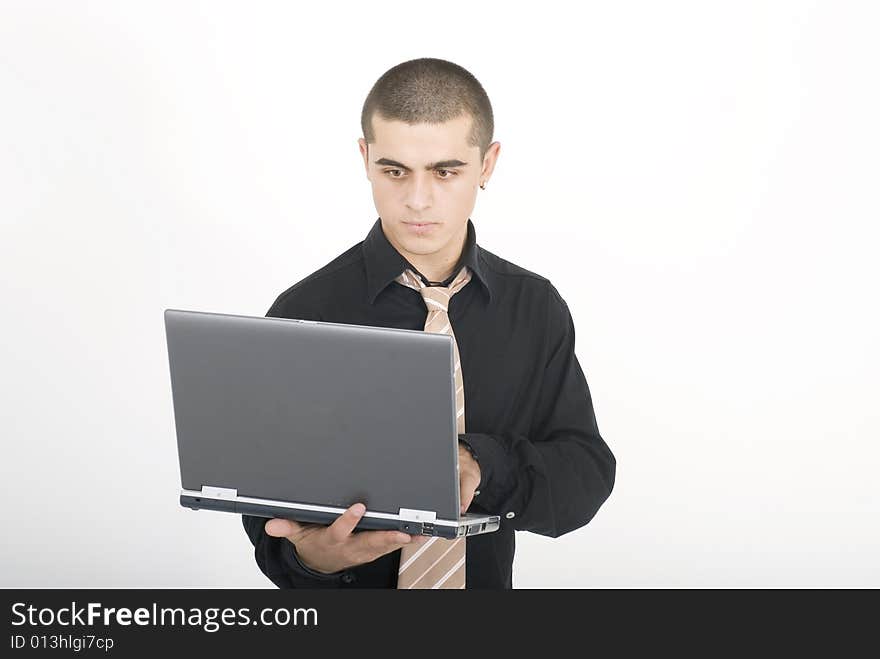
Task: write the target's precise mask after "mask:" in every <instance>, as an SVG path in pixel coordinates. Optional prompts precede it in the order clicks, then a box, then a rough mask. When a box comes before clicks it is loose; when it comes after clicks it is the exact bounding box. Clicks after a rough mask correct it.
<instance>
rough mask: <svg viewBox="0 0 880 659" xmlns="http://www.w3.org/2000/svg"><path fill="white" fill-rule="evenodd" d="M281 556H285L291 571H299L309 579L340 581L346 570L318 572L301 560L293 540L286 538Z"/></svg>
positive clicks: (327, 581)
mask: <svg viewBox="0 0 880 659" xmlns="http://www.w3.org/2000/svg"><path fill="white" fill-rule="evenodd" d="M281 556H282V557H283V558H284V561H285V562H286V563H287V566H288V567H289V568H290V570H291V571H293V572H295V573H298V574H299V575H301V576H304V577H308V578H309V579H315V580H319V581H321V582H325V583H329V582H333V581H339V579H340V578H341V577H342V575H343V573H344V572H345V570H340V571H338V572H318V571H317V570H313V569H312V568H310V567H308V566H307V565H305V564H304V563H303V562H302V561H301V560H300V558H299V555H298V554H297V553H296V547H295V546H294V544H293V543H292V542H290V541H289V540H286V539H285V541H284V547H283V548H282V549H281Z"/></svg>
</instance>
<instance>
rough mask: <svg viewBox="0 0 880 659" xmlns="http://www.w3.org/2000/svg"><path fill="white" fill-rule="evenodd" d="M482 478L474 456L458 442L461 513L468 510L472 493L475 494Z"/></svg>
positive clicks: (472, 498)
mask: <svg viewBox="0 0 880 659" xmlns="http://www.w3.org/2000/svg"><path fill="white" fill-rule="evenodd" d="M481 478H482V474H481V473H480V465H479V464H478V463H477V461H476V460H474V456H472V455H471V453H470V451H468V450H467V449H466V448H465V447H464V445H463V444H462V443H461V442H459V444H458V482H459V487H460V488H461V489H460V491H461V495H460V499H461V511H460V512H461V513H462V514H464V512H465V511H466V510H467V509H468V508H470V505H471V501H473V500H474V492H476V490H477V488H478V487H479V486H480V479H481Z"/></svg>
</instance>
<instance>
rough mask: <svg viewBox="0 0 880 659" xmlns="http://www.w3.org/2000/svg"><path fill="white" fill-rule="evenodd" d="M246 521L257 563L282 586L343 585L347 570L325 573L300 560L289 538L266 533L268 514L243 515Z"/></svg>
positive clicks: (276, 583) (245, 524) (325, 586)
mask: <svg viewBox="0 0 880 659" xmlns="http://www.w3.org/2000/svg"><path fill="white" fill-rule="evenodd" d="M241 518H242V525H243V526H244V530H245V532H246V533H247V535H248V537H249V538H250V541H251V544H253V545H254V558H255V559H256V561H257V566H259V568H260V570H261V571H262V572H263V574H265V575H266V576H267V577H268V578H269V580H270V581H271V582H272V583H274V584H275V585H276V586H278V587H279V588H341V587H342V575H343V574H344V573H345V570H341V571H339V572H333V573H330V574H325V573H323V572H318V571H316V570H312V569H311V568H309V567H307V566H305V565H303V564H302V563H301V562H300V561H299V557H298V556H297V553H296V547H294V545H293V543H292V542H290V540H288V539H287V538H276V537H274V536H271V535H269V534H268V533H266V529H265V527H266V522H268V521H269V519H270V518H268V517H255V516H253V515H242V516H241Z"/></svg>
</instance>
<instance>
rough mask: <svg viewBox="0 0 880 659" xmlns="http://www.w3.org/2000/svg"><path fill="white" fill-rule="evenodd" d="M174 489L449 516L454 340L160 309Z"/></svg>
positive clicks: (454, 446) (455, 492) (453, 480)
mask: <svg viewBox="0 0 880 659" xmlns="http://www.w3.org/2000/svg"><path fill="white" fill-rule="evenodd" d="M165 325H166V337H167V342H168V355H169V362H170V370H171V385H172V395H173V398H174V415H175V425H176V431H177V440H178V455H179V459H180V472H181V480H182V486H183V488H184V489H189V490H199V489H201V487H202V486H203V485H211V486H216V487H227V488H232V489H236V490H237V491H238V494H239V496H247V497H258V498H266V499H273V500H279V501H291V502H296V503H309V504H318V505H329V506H339V507H341V508H346V507H348V506H350V505H351V504H352V503H354V502H356V501H362V502H364V503H365V504H366V505H367V508H368V510H371V511H380V512H388V513H394V514H396V513H397V512H398V511H399V509H400V508H409V509H416V510H426V511H433V512H436V514H437V517H438V518H440V519H458V517H459V484H458V475H457V465H458V439H457V431H456V427H455V412H454V409H455V408H454V405H455V400H454V379H453V373H452V369H453V365H454V361H453V359H454V357H453V349H452V337H450V336H448V335H445V334H434V333H430V332H422V331H418V330H401V329H393V328H384V327H383V328H376V327H366V326H360V325H344V324H336V323H324V322H313V321H301V320H291V319H285V318H265V317H250V316H237V315H231V314H216V313H206V312H198V311H184V310H177V309H167V310H166V311H165Z"/></svg>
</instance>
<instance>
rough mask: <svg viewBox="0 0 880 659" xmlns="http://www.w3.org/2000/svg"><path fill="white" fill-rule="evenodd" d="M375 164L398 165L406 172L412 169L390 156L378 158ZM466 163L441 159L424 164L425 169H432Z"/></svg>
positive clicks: (462, 165) (464, 163)
mask: <svg viewBox="0 0 880 659" xmlns="http://www.w3.org/2000/svg"><path fill="white" fill-rule="evenodd" d="M376 164H377V165H390V166H391V167H399V168H400V169H405V170H406V171H408V172H411V171H412V169H411V168H409V167H407V166H406V165H404V164H403V163H402V162H397V161H396V160H391V158H379V159H378V160H377V161H376ZM465 165H467V163H466V162H462V161H461V160H441V161H440V162H432V163H430V164H428V165H425V169H426V170H432V169H448V168H451V167H464V166H465Z"/></svg>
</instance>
